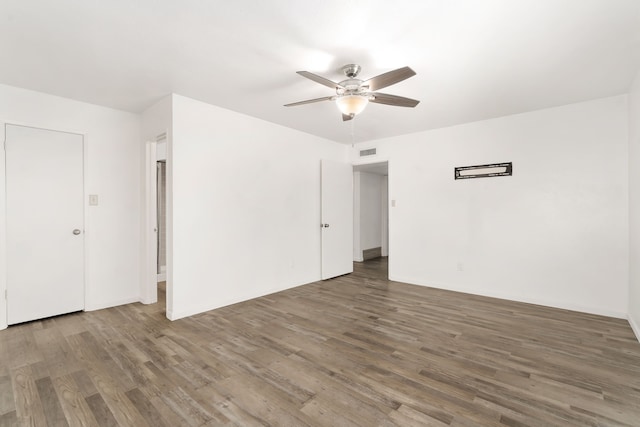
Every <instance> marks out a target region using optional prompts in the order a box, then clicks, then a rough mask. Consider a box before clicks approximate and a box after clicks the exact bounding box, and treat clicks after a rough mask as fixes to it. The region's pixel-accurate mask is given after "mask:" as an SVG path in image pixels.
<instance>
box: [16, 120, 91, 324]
mask: <svg viewBox="0 0 640 427" xmlns="http://www.w3.org/2000/svg"><path fill="white" fill-rule="evenodd" d="M5 132H6V148H5V150H6V186H7V317H8V323H9V324H16V323H21V322H26V321H29V320H35V319H41V318H45V317H50V316H54V315H58V314H64V313H70V312H73V311H78V310H82V309H84V203H83V198H84V188H83V185H84V184H83V182H84V171H83V137H82V135H77V134H71V133H66V132H57V131H51V130H46V129H38V128H31V127H25V126H16V125H6V128H5Z"/></svg>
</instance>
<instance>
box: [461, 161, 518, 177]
mask: <svg viewBox="0 0 640 427" xmlns="http://www.w3.org/2000/svg"><path fill="white" fill-rule="evenodd" d="M512 174H513V164H512V163H511V162H509V163H493V164H490V165H478V166H461V167H458V168H454V179H470V178H491V177H494V176H511V175H512Z"/></svg>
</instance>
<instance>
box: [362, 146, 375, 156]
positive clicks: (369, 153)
mask: <svg viewBox="0 0 640 427" xmlns="http://www.w3.org/2000/svg"><path fill="white" fill-rule="evenodd" d="M374 154H376V149H375V148H369V149H368V150H360V157H364V156H373V155H374Z"/></svg>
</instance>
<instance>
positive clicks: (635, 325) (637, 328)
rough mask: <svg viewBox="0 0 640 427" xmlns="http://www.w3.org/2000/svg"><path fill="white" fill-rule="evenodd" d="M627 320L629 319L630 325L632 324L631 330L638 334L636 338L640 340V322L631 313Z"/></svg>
mask: <svg viewBox="0 0 640 427" xmlns="http://www.w3.org/2000/svg"><path fill="white" fill-rule="evenodd" d="M627 320H629V325H631V330H633V333H634V334H635V335H636V339H637V340H638V342H640V322H637V321H636V320H635V319H634V318H633V315H632V314H631V313H629V316H628V318H627Z"/></svg>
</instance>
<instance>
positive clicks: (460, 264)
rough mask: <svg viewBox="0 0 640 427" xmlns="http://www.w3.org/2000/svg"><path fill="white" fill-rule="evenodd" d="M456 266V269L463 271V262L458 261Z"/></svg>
mask: <svg viewBox="0 0 640 427" xmlns="http://www.w3.org/2000/svg"><path fill="white" fill-rule="evenodd" d="M457 267H458V271H464V263H462V262H459V263H458V265H457Z"/></svg>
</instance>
